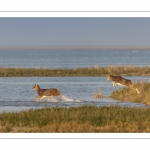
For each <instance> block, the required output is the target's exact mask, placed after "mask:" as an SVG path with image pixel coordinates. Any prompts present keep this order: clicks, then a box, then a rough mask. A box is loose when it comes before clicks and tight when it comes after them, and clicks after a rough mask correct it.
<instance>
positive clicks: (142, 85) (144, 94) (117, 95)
mask: <svg viewBox="0 0 150 150" xmlns="http://www.w3.org/2000/svg"><path fill="white" fill-rule="evenodd" d="M134 87H135V88H137V89H138V90H139V92H140V93H139V94H138V93H137V92H136V91H135V90H134V89H130V88H127V87H124V88H122V89H120V90H115V91H114V92H113V93H112V95H111V98H112V99H117V100H122V101H131V102H139V103H144V104H147V105H150V94H149V93H150V83H149V82H144V81H140V82H137V83H135V84H134Z"/></svg>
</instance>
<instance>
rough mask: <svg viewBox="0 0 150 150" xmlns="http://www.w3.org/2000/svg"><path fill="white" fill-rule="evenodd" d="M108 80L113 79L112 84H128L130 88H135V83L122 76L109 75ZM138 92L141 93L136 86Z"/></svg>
mask: <svg viewBox="0 0 150 150" xmlns="http://www.w3.org/2000/svg"><path fill="white" fill-rule="evenodd" d="M106 79H107V80H112V81H113V82H112V85H113V86H114V87H116V86H117V85H121V86H127V87H128V88H134V87H133V83H132V81H131V80H128V79H125V78H123V77H121V76H113V75H109V76H107V78H106ZM134 89H135V90H136V91H137V93H140V92H139V90H138V89H137V88H134Z"/></svg>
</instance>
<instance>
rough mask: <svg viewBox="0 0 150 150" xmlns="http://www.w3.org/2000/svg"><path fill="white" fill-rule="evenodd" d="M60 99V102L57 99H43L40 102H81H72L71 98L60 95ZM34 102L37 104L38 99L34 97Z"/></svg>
mask: <svg viewBox="0 0 150 150" xmlns="http://www.w3.org/2000/svg"><path fill="white" fill-rule="evenodd" d="M61 97H62V99H61V101H60V100H59V99H58V97H45V98H43V99H42V100H41V101H40V102H81V100H79V99H76V100H74V99H73V98H69V97H67V96H65V95H62V96H61ZM34 101H37V102H39V98H38V97H35V98H34Z"/></svg>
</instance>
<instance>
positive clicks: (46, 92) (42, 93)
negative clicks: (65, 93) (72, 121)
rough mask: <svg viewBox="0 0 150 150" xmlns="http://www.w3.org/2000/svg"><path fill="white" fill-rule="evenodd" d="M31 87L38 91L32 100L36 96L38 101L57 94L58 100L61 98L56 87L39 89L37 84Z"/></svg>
mask: <svg viewBox="0 0 150 150" xmlns="http://www.w3.org/2000/svg"><path fill="white" fill-rule="evenodd" d="M32 89H33V90H36V91H37V93H38V95H37V96H36V97H34V98H33V100H32V101H34V100H35V99H36V98H38V99H39V102H40V101H41V100H42V99H43V98H52V97H54V96H58V98H59V100H60V101H61V100H62V94H61V92H60V91H59V90H57V89H56V88H50V89H41V88H40V86H39V85H38V84H35V85H34V86H33V87H32Z"/></svg>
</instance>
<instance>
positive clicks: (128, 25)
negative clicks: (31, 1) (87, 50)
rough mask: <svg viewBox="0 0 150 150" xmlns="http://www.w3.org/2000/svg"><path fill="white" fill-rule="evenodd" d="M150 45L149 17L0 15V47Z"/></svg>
mask: <svg viewBox="0 0 150 150" xmlns="http://www.w3.org/2000/svg"><path fill="white" fill-rule="evenodd" d="M104 45H106V46H107V45H114V46H116V45H117V46H118V45H119V46H122V45H123V46H124V45H125V46H131V45H133V46H139V45H140V46H149V45H150V18H113V17H112V18H105V17H104V18H0V46H104Z"/></svg>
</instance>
